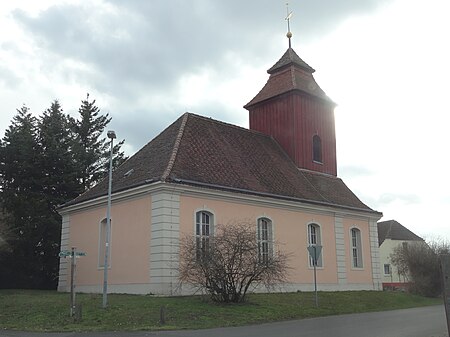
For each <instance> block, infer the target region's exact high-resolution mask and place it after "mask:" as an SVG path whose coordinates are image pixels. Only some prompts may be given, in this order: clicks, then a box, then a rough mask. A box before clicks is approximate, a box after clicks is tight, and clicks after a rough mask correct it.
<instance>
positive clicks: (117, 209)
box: [70, 196, 151, 286]
mask: <svg viewBox="0 0 450 337" xmlns="http://www.w3.org/2000/svg"><path fill="white" fill-rule="evenodd" d="M105 218H106V206H104V207H99V208H95V209H92V210H89V211H84V212H79V213H73V214H71V215H70V245H71V247H73V246H75V247H77V250H79V251H84V252H86V253H87V255H86V256H84V257H81V258H79V259H77V270H76V282H77V285H79V286H84V285H97V284H98V285H99V286H100V285H101V284H102V283H103V273H104V271H103V268H99V267H98V266H99V236H100V222H101V221H102V220H103V219H105ZM150 226H151V198H150V196H148V197H143V198H140V199H135V200H131V201H124V202H118V203H113V204H112V207H111V246H110V247H111V249H110V252H111V253H110V258H111V259H110V266H111V267H110V269H109V271H108V283H110V284H131V283H148V282H149V254H150V253H149V242H150V230H151V228H150ZM101 258H102V261H103V259H104V256H102V257H101ZM102 264H103V263H102Z"/></svg>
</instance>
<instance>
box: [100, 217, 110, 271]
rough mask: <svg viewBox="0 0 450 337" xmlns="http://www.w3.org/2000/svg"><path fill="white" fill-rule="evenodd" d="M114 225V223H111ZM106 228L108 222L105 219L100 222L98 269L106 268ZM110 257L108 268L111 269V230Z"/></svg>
mask: <svg viewBox="0 0 450 337" xmlns="http://www.w3.org/2000/svg"><path fill="white" fill-rule="evenodd" d="M111 225H112V222H111ZM106 226H107V221H106V218H104V219H103V220H102V221H100V224H99V231H98V232H99V239H98V267H99V268H104V267H105V252H106V232H107V230H106ZM108 243H109V256H108V267H111V228H110V231H109V240H108Z"/></svg>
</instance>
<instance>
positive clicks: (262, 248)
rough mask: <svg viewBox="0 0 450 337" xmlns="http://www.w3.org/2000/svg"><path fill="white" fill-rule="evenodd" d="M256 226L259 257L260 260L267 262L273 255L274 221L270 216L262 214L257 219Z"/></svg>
mask: <svg viewBox="0 0 450 337" xmlns="http://www.w3.org/2000/svg"><path fill="white" fill-rule="evenodd" d="M256 226H257V228H256V233H257V239H258V259H259V262H262V263H267V262H268V261H269V258H271V257H273V223H272V220H271V219H270V218H268V217H266V216H262V217H259V218H258V219H257V221H256ZM264 227H265V228H264Z"/></svg>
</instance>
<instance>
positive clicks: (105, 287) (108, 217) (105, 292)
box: [103, 130, 116, 308]
mask: <svg viewBox="0 0 450 337" xmlns="http://www.w3.org/2000/svg"><path fill="white" fill-rule="evenodd" d="M107 136H108V138H109V139H111V150H110V153H109V182H108V206H107V208H106V238H105V264H104V265H103V308H106V306H107V305H108V258H109V236H110V234H109V233H110V229H111V188H112V159H113V144H114V139H115V138H116V133H115V132H114V131H111V130H110V131H108V133H107Z"/></svg>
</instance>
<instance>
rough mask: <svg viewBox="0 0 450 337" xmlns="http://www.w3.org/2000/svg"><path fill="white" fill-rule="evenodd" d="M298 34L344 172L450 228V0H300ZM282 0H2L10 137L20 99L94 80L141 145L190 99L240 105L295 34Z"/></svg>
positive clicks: (199, 108) (366, 189)
mask: <svg viewBox="0 0 450 337" xmlns="http://www.w3.org/2000/svg"><path fill="white" fill-rule="evenodd" d="M289 6H290V9H291V10H293V12H294V14H293V17H292V20H291V31H292V32H293V38H292V46H293V48H294V49H295V51H296V52H297V54H298V55H299V56H300V57H301V58H302V59H303V60H304V61H306V62H307V63H308V64H309V65H311V66H312V67H313V68H315V69H316V72H315V74H314V76H315V78H316V81H317V82H318V84H319V85H320V86H321V88H322V89H323V90H324V91H325V92H326V93H327V94H328V96H330V98H331V99H333V100H334V101H335V102H336V103H337V104H338V107H337V108H336V110H335V116H336V133H337V154H338V175H339V176H340V177H341V178H342V179H343V180H344V182H345V183H346V184H347V185H348V186H349V187H350V188H351V189H352V190H353V191H354V192H355V193H356V194H357V196H358V197H359V198H360V199H361V200H362V201H363V202H365V203H366V204H368V205H369V206H370V207H372V208H373V209H375V210H378V211H381V212H383V213H384V217H383V219H382V220H390V219H395V220H397V221H399V222H400V223H401V224H403V225H404V226H406V227H408V228H409V229H411V230H412V231H413V232H415V233H416V234H418V235H421V236H422V237H425V238H429V237H433V238H436V237H439V236H441V237H444V238H446V239H447V240H450V220H449V215H448V213H449V207H450V183H449V175H450V172H449V169H450V155H449V153H450V151H449V149H448V147H449V144H450V142H449V131H448V130H449V128H450V108H449V104H448V97H449V89H450V85H449V81H450V47H449V42H448V40H449V32H450V19H449V18H448V15H449V13H450V2H449V1H448V0H426V1H425V0H421V1H420V0H321V1H317V0H303V1H290V4H289ZM285 16H286V1H281V0H254V1H244V0H227V1H222V0H190V1H187V0H172V1H167V0H151V1H145V0H141V1H139V0H134V1H133V0H127V1H125V0H111V1H102V0H97V1H93V0H90V1H87V0H86V1H63V0H40V1H34V0H29V1H20V0H18V1H2V2H1V3H0V102H1V104H0V136H1V137H3V135H4V131H5V129H6V128H7V127H8V126H9V125H10V121H11V119H12V117H13V116H14V115H15V113H16V109H17V108H19V107H21V106H22V105H23V104H26V105H27V106H28V107H29V108H30V109H31V111H32V113H34V114H35V115H39V114H40V113H41V112H42V111H44V110H45V109H47V108H48V107H49V106H50V104H51V102H52V101H53V100H55V99H58V100H59V101H60V103H61V104H62V106H63V109H64V110H65V112H66V113H70V114H72V115H74V116H76V115H77V110H78V107H79V106H80V102H81V100H82V99H84V98H85V97H86V93H89V94H90V97H92V98H95V99H96V101H97V105H98V106H99V108H100V109H101V111H102V112H103V113H109V114H110V116H111V117H112V118H113V120H112V122H111V124H110V129H114V130H115V131H116V133H117V134H118V137H119V138H120V139H125V140H126V146H125V151H126V153H127V154H128V155H132V154H133V153H134V152H135V151H137V150H138V149H139V148H140V147H142V146H143V145H144V144H146V143H147V142H148V141H150V140H151V139H152V138H154V137H155V136H156V135H157V134H158V133H160V132H161V131H162V130H163V129H164V128H165V127H167V126H168V125H169V124H170V123H172V122H173V121H174V120H175V119H176V118H178V117H179V116H180V115H181V114H183V113H184V112H185V111H189V112H194V113H197V114H200V115H204V116H208V117H212V118H215V119H218V120H222V121H226V122H229V123H233V124H236V125H240V126H243V127H248V113H247V111H246V110H245V109H243V108H242V106H243V105H245V104H246V103H248V102H249V101H250V100H251V99H252V98H253V97H254V96H255V95H256V94H257V93H258V91H259V90H260V89H261V88H262V86H263V85H264V84H265V82H266V81H267V79H268V74H267V73H266V70H267V69H269V68H270V67H271V66H272V65H273V64H274V63H275V62H276V61H277V60H278V59H279V58H280V57H281V55H282V54H283V53H284V52H285V50H286V49H287V46H288V42H287V39H286V37H285V34H286V21H285V20H284V18H285Z"/></svg>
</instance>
